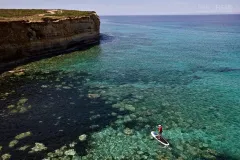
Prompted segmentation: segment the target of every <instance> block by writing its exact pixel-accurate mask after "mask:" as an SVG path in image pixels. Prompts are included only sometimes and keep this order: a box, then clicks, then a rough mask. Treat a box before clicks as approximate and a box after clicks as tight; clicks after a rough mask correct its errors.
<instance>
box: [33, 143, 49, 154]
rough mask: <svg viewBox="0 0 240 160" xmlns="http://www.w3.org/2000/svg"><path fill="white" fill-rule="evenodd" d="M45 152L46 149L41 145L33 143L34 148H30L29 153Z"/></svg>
mask: <svg viewBox="0 0 240 160" xmlns="http://www.w3.org/2000/svg"><path fill="white" fill-rule="evenodd" d="M44 150H47V147H46V146H45V145H44V144H42V143H35V146H34V147H33V148H32V151H31V152H40V151H44Z"/></svg>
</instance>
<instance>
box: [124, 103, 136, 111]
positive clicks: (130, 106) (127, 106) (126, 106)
mask: <svg viewBox="0 0 240 160" xmlns="http://www.w3.org/2000/svg"><path fill="white" fill-rule="evenodd" d="M125 109H126V110H129V111H131V112H135V110H136V109H135V107H133V106H132V105H129V104H128V105H125Z"/></svg>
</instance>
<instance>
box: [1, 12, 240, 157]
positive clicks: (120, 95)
mask: <svg viewBox="0 0 240 160" xmlns="http://www.w3.org/2000/svg"><path fill="white" fill-rule="evenodd" d="M239 20H240V16H239V15H232V16H138V17H136V16H132V17H131V16H130V17H121V16H118V17H114V16H112V17H101V21H102V24H101V32H102V40H101V44H100V45H99V46H95V47H92V48H90V49H89V50H85V51H77V52H73V53H71V54H66V55H60V56H57V57H53V58H48V59H44V60H40V61H38V62H33V63H30V64H27V65H24V66H21V68H23V69H26V71H25V74H24V75H14V74H13V75H7V76H5V77H4V78H2V79H1V80H0V85H1V95H0V98H1V99H0V105H1V110H0V116H1V120H0V146H2V149H1V151H0V154H2V155H3V154H5V153H9V154H10V155H11V156H12V158H13V159H19V158H20V159H24V158H25V157H27V158H37V159H40V158H43V157H45V158H47V157H49V156H55V157H58V158H60V157H64V156H65V158H66V157H72V156H71V155H66V154H65V153H61V154H58V155H56V154H55V155H51V154H49V152H54V151H55V150H56V149H59V148H61V147H62V146H64V145H66V146H67V147H65V149H64V151H62V152H65V150H69V149H71V148H73V149H74V150H75V151H76V155H75V156H74V157H75V158H76V159H80V158H82V159H240V156H239V155H240V149H239V148H240V141H239V134H240V125H239V123H240V117H239V114H240V96H239V95H240V85H239V82H240V54H239V53H240V43H239V42H240V23H239V22H240V21H239ZM157 124H162V125H163V131H164V132H163V135H164V137H165V138H166V139H168V141H169V143H170V147H169V148H163V147H162V146H161V145H159V144H158V143H157V142H156V141H154V140H152V139H151V137H150V132H151V131H152V130H156V125H157ZM25 132H31V135H30V136H28V137H24V138H22V139H18V143H17V144H15V145H13V146H11V147H10V146H9V145H10V144H9V143H10V142H11V141H13V140H14V139H16V138H15V136H16V135H19V134H20V133H25ZM82 134H86V135H87V139H86V140H85V141H83V142H80V141H79V139H78V137H79V136H80V135H82ZM15 142H16V141H15ZM36 142H38V143H43V144H44V145H45V146H46V147H47V149H46V150H42V151H39V152H36V153H29V151H31V150H32V149H31V148H33V147H34V146H35V143H36ZM72 142H76V143H77V144H76V145H75V146H74V147H73V146H72V147H71V146H69V144H71V143H72ZM11 144H13V143H11ZM25 145H29V147H27V149H26V150H24V151H22V150H20V151H19V149H20V147H23V146H25ZM47 153H48V154H47ZM64 154H65V155H64Z"/></svg>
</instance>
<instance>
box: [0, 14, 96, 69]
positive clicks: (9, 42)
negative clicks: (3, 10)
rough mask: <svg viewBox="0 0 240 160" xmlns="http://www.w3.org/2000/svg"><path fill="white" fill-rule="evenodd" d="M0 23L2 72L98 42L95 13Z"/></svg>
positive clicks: (0, 66)
mask: <svg viewBox="0 0 240 160" xmlns="http://www.w3.org/2000/svg"><path fill="white" fill-rule="evenodd" d="M39 16H42V15H39ZM0 26H1V27H0V70H1V71H3V70H6V68H8V67H9V66H17V65H18V64H23V63H26V62H29V61H31V60H35V59H39V58H42V57H45V56H49V55H55V54H62V53H66V52H70V51H73V50H78V49H83V48H86V47H89V46H92V45H95V44H98V43H99V41H100V19H99V17H98V15H97V14H96V13H95V12H90V13H89V14H87V15H82V16H74V17H73V16H71V17H54V16H53V17H43V18H41V19H40V20H39V19H37V20H13V21H11V20H8V21H6V20H5V21H1V20H0Z"/></svg>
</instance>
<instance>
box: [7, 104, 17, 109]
mask: <svg viewBox="0 0 240 160" xmlns="http://www.w3.org/2000/svg"><path fill="white" fill-rule="evenodd" d="M14 107H15V105H9V106H7V108H8V109H13V108H14Z"/></svg>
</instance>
